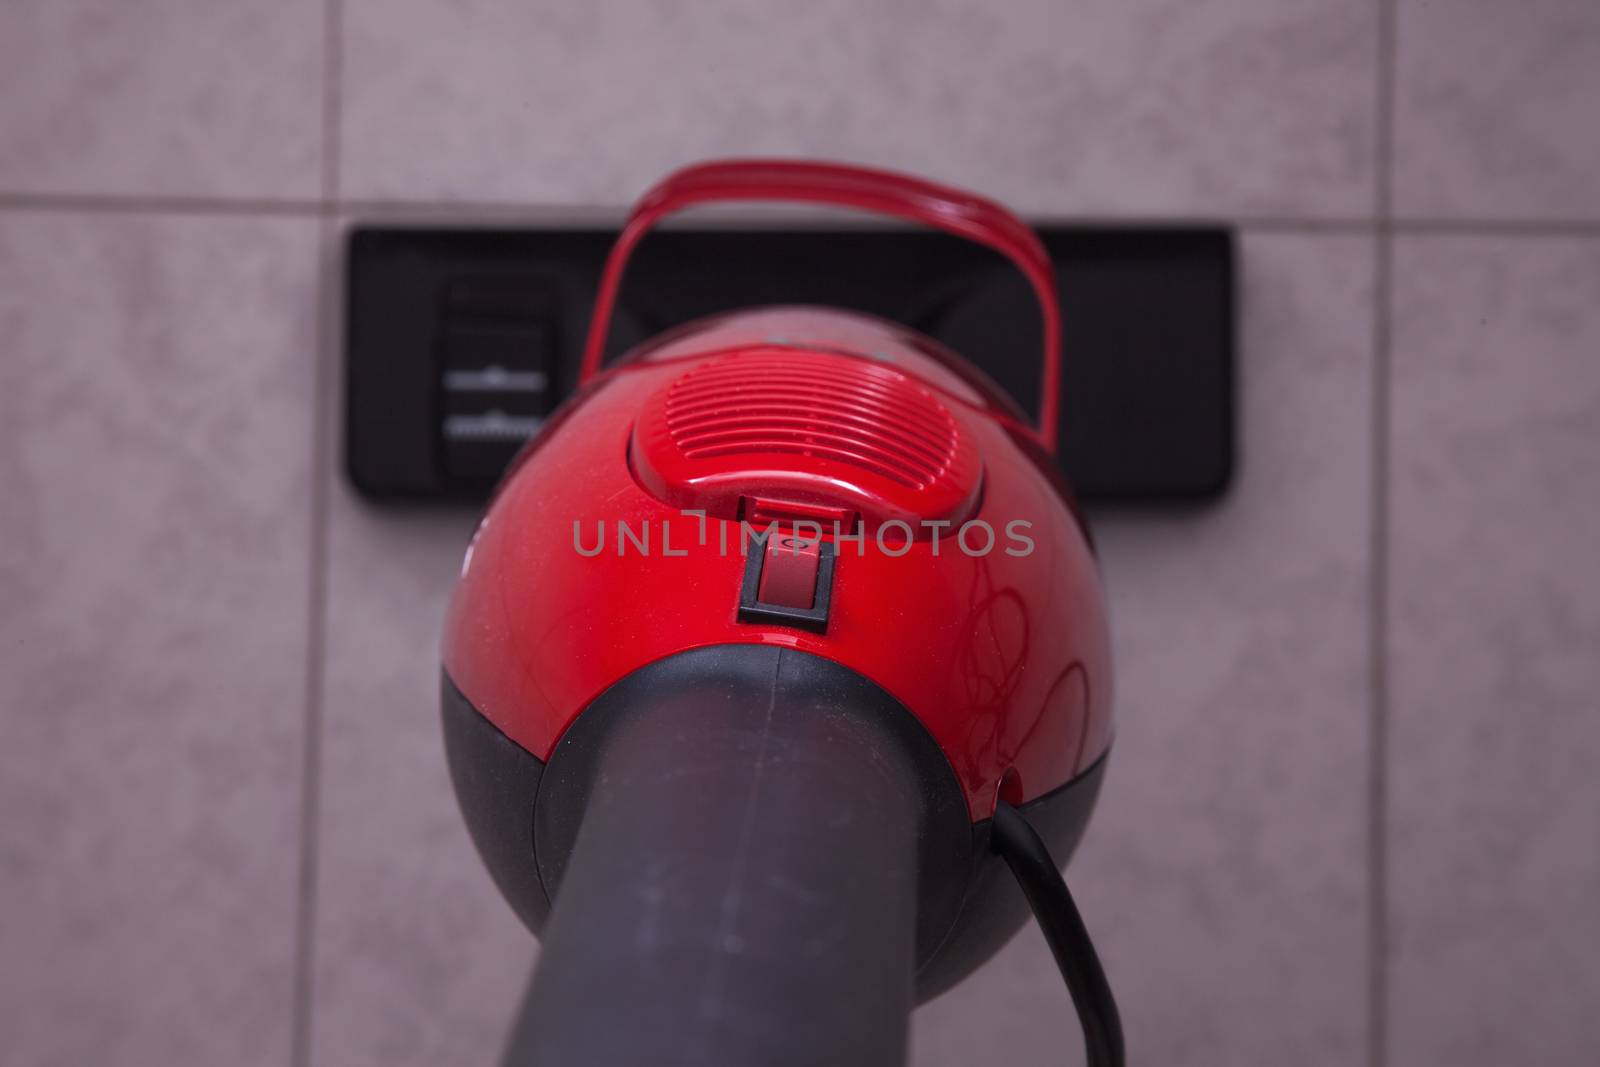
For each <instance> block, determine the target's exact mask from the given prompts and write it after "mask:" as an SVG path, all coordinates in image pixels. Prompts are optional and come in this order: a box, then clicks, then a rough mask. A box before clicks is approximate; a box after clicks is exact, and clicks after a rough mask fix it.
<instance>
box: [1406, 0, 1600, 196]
mask: <svg viewBox="0 0 1600 1067" xmlns="http://www.w3.org/2000/svg"><path fill="white" fill-rule="evenodd" d="M1398 3H1399V5H1400V8H1399V44H1398V66H1397V71H1396V79H1395V176H1394V181H1395V205H1396V208H1397V210H1398V211H1399V212H1400V213H1401V214H1407V215H1422V216H1435V215H1439V216H1463V217H1467V218H1472V217H1483V216H1500V217H1514V218H1524V217H1525V218H1563V217H1565V218H1574V217H1576V218H1590V219H1593V218H1596V217H1600V135H1597V134H1596V129H1597V123H1600V119H1597V117H1596V108H1597V103H1600V59H1597V58H1596V57H1597V56H1600V4H1596V3H1594V0H1522V2H1519V3H1514V4H1508V3H1502V2H1499V0H1456V2H1454V3H1448V4H1441V3H1430V2H1428V0H1398Z"/></svg>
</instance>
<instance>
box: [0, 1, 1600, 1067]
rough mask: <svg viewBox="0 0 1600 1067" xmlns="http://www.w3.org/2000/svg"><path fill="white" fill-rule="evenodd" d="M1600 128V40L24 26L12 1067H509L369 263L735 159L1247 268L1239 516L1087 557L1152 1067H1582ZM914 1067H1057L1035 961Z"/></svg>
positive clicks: (1184, 18) (978, 13)
mask: <svg viewBox="0 0 1600 1067" xmlns="http://www.w3.org/2000/svg"><path fill="white" fill-rule="evenodd" d="M1597 113H1600V6H1597V5H1596V4H1595V3H1593V0H1523V2H1521V3H1517V4H1508V3H1503V2H1500V0H1453V2H1444V0H1432V2H1429V0H1362V2H1355V0H1350V2H1344V0H1213V2H1208V3H1195V2H1192V0H1082V2H1076V3H1063V2H1059V0H1025V2H1011V3H1005V4H997V3H968V4H961V3H955V2H953V0H941V2H934V3H927V2H923V3H914V2H911V0H871V2H862V0H818V2H814V3H808V4H770V5H759V4H750V3H734V2H731V0H729V2H725V3H716V4H710V3H697V4H671V3H654V4H650V3H643V2H632V3H621V2H612V0H605V2H596V0H587V2H577V0H573V2H564V3H554V2H549V3H517V2H513V0H471V2H455V3H444V2H440V0H343V2H340V0H276V2H272V3H264V2H258V3H247V2H244V0H227V2H222V0H207V2H200V0H188V2H185V0H152V2H149V3H140V4H128V3H124V2H120V0H9V2H8V3H6V4H5V5H4V7H3V8H0V500H3V501H4V503H3V504H0V515H3V520H0V531H3V540H0V672H3V677H4V681H5V694H6V695H5V697H4V712H3V718H0V723H3V727H4V743H3V744H0V1062H4V1063H5V1064H7V1065H13V1064H15V1065H18V1067H24V1065H28V1067H31V1065H56V1064H72V1065H78V1064H86V1063H97V1064H119V1065H120V1064H133V1065H155V1064H160V1065H167V1064H212V1063H230V1064H240V1065H255V1064H272V1065H274V1067H310V1065H318V1067H360V1065H364V1064H373V1065H377V1064H383V1065H386V1067H394V1065H402V1064H415V1065H436V1064H450V1065H469V1064H489V1063H491V1062H493V1060H494V1057H495V1053H496V1050H497V1048H498V1045H499V1043H500V1041H501V1038H502V1037H503V1034H504V1031H505V1027H506V1024H507V1022H508V1018H509V1015H510V1013H511V1011H512V1009H513V1006H514V1004H515V1002H516V1000H517V997H518V994H519V991H520V987H521V984H522V981H523V979H524V977H525V975H526V973H527V970H528V967H529V964H530V962H531V961H532V959H533V957H534V953H535V947H534V945H533V943H532V942H531V940H530V939H529V938H528V937H527V936H526V934H524V933H523V931H522V930H521V929H520V927H519V926H518V925H517V923H516V922H515V920H514V919H513V918H512V917H511V915H510V913H509V911H508V910H507V909H506V908H505V907H504V906H503V904H502V903H501V902H500V901H499V900H498V898H497V896H496V894H495V892H494V891H493V889H492V887H491V886H490V884H489V881H488V879H487V876H486V875H485V874H484V873H483V871H482V870H481V868H480V866H479V864H478V861H477V859H476V857H475V856H474V855H473V853H472V849H471V846H470V844H469V842H468V840H467V837H466V834H465V831H464V830H463V829H462V827H461V826H460V824H459V819H458V816H457V815H456V812H455V810H454V802H453V800H452V798H451V796H450V793H449V788H448V784H447V780H446V775H445V770H444V764H443V759H442V755H441V750H440V741H439V737H438V728H437V724H436V706H435V704H436V692H435V679H436V674H435V672H436V660H435V642H436V634H437V631H438V627H439V622H440V615H441V612H442V608H443V598H444V596H445V594H446V591H447V590H448V589H449V587H450V584H451V581H452V579H453V576H454V572H455V568H456V566H457V563H458V559H459V553H460V550H461V548H462V546H463V543H464V538H465V536H466V534H467V532H468V530H469V528H470V525H471V522H472V516H471V515H470V514H468V513H465V512H457V511H450V510H436V509H426V508H413V509H377V508H373V507H371V506H369V505H367V504H365V503H363V502H362V501H361V500H359V499H358V498H356V497H355V496H353V495H352V494H351V492H350V491H349V489H348V487H347V486H346V485H345V484H344V483H343V482H342V481H341V480H340V477H339V474H338V469H337V468H338V461H337V457H336V449H335V442H336V440H337V423H336V418H337V406H338V405H337V384H336V383H337V380H338V379H337V359H338V351H337V343H336V341H337V336H338V333H337V330H338V322H337V313H338V309H337V293H336V286H337V273H336V267H337V262H338V233H339V231H340V228H341V227H342V226H343V225H344V224H345V223H346V222H348V221H351V220H355V219H363V220H365V219H374V218H390V219H394V218H420V217H431V218H455V217H461V216H464V215H469V214H481V212H482V211H483V210H485V205H488V206H489V208H490V209H491V210H494V211H496V212H506V213H508V214H509V215H515V213H516V212H517V211H521V210H527V211H541V212H543V211H546V210H548V209H551V208H563V207H572V206H577V207H583V208H616V207H618V206H620V205H621V204H623V203H624V202H626V201H627V200H628V199H629V198H630V197H631V196H633V195H634V194H635V193H637V192H638V191H639V189H640V188H641V187H642V186H643V185H644V184H645V183H646V182H647V181H649V180H650V179H652V178H653V177H655V176H657V175H658V174H659V173H660V172H662V171H663V170H665V169H667V168H668V167H670V166H672V165H674V164H677V163H681V162H684V161H687V160H689V159H692V158H695V157H699V156H704V155H709V154H715V153H720V152H784V153H808V154H819V155H828V156H840V157H846V158H853V159H858V160H862V161H868V162H876V163H882V164H888V165H893V166H898V167H902V168H907V169H911V170H917V171H923V172H926V173H929V174H931V175H933V176H935V177H938V178H943V179H947V180H951V181H955V182H961V183H968V184H971V185H972V186H975V187H977V188H980V189H984V190H987V191H989V192H992V193H993V194H995V195H997V196H999V197H1002V198H1005V199H1007V200H1009V201H1011V202H1013V203H1014V204H1015V205H1017V206H1018V207H1020V208H1022V209H1025V210H1027V211H1031V212H1038V213H1051V214H1059V215H1068V216H1093V217H1137V218H1151V217H1156V218H1160V217H1175V216H1183V217H1222V218H1229V219H1237V220H1239V221H1240V223H1241V232H1242V239H1241V252H1242V276H1243V287H1242V291H1243V296H1242V309H1241V310H1242V328H1241V350H1240V358H1241V362H1242V368H1241V375H1242V385H1241V390H1242V396H1241V400H1242V404H1241V411H1242V415H1241V418H1242V425H1241V432H1242V446H1241V448H1242V451H1241V462H1240V466H1239V472H1238V480H1237V483H1236V485H1235V486H1234V489H1233V491H1232V493H1231V495H1230V496H1229V497H1228V499H1227V500H1226V501H1225V502H1223V503H1221V504H1220V505H1218V506H1216V507H1213V508H1209V509H1206V510H1203V511H1199V512H1189V513H1171V512H1161V513H1152V512H1148V511H1146V512H1139V511H1124V512H1115V513H1101V514H1097V515H1096V516H1095V518H1096V522H1097V531H1098V535H1099V538H1100V543H1101V545H1102V549H1103V558H1104V563H1105V569H1106V573H1107V578H1108V583H1109V588H1110V594H1111V598H1112V608H1113V611H1114V622H1115V631H1116V640H1117V645H1116V648H1117V652H1118V656H1119V662H1120V679H1119V681H1120V697H1119V715H1120V738H1119V743H1118V748H1117V753H1116V757H1115V759H1114V761H1113V765H1112V770H1111V775H1110V779H1109V783H1108V787H1107V789H1106V792H1105V794H1104V796H1103V799H1102V803H1101V807H1100V811H1099V814H1098V816H1097V819H1096V821H1095V823H1094V825H1093V826H1092V827H1091V829H1090V833H1089V837H1088V840H1087V842H1086V843H1085V845H1084V847H1083V849H1082V850H1081V852H1080V853H1079V856H1078V858H1077V860H1076V861H1075V862H1074V865H1073V868H1072V871H1071V876H1072V881H1073V883H1074V885H1075V887H1076V889H1077V891H1078V893H1079V896H1080V898H1081V902H1082V904H1083V907H1084V910H1085V912H1086V914H1087V916H1088V918H1089V920H1090V921H1091V923H1092V924H1093V926H1094V928H1095V930H1096V931H1097V935H1098V938H1099V941H1100V944H1101V946H1102V950H1103V952H1104V955H1105V957H1106V961H1107V966H1108V968H1109V970H1110V974H1111V977H1112V979H1113V981H1114V984H1115V985H1116V987H1117V988H1118V990H1119V992H1120V994H1121V997H1122V1003H1123V1010H1124V1018H1125V1023H1126V1026H1127V1030H1128V1036H1129V1045H1130V1050H1131V1055H1130V1059H1131V1061H1132V1062H1135V1063H1143V1064H1158V1063H1159V1064H1196V1065H1201V1064H1205V1065H1211V1064H1224V1063H1227V1064H1287V1063H1294V1064H1308V1065H1309V1064H1350V1065H1355V1064H1362V1065H1370V1067H1379V1065H1382V1064H1386V1063H1387V1064H1393V1065H1396V1067H1400V1065H1405V1067H1410V1065H1428V1064H1436V1063H1451V1064H1458V1065H1466V1067H1473V1065H1491V1064H1493V1065H1498V1064H1506V1063H1539V1064H1555V1063H1563V1064H1565V1063H1580V1062H1592V1061H1593V1059H1594V1058H1595V1056H1596V1055H1597V1050H1600V1012H1597V1011H1596V1010H1595V1009H1596V1007H1597V1006H1600V904H1597V903H1596V902H1597V901H1600V770H1597V768H1600V715H1597V712H1600V703H1597V701H1600V698H1597V696H1596V694H1597V693H1600V564H1597V562H1596V549H1597V546H1600V136H1597V135H1596V131H1597V126H1596V118H1595V116H1596V114H1597ZM913 1037H914V1059H915V1062H916V1064H917V1065H919V1067H935V1065H940V1067H942V1065H951V1067H954V1065H958V1064H960V1065H966V1064H974V1063H989V1062H999V1061H1000V1060H1002V1059H1004V1061H1005V1062H1011V1063H1041V1064H1042V1063H1055V1062H1062V1061H1063V1060H1066V1061H1068V1062H1071V1060H1072V1057H1075V1056H1076V1055H1078V1053H1077V1038H1076V1035H1075V1033H1074V1032H1073V1027H1072V1025H1071V1022H1070V1016H1069V1014H1068V1011H1067V1002H1066V997H1065V994H1064V993H1063V992H1062V990H1061V987H1060V984H1059V982H1058V980H1057V979H1056V978H1055V976H1054V974H1053V971H1052V967H1051V964H1050V961H1049V957H1048V954H1047V953H1046V952H1045V950H1044V946H1043V944H1042V942H1041V941H1040V939H1039V937H1038V936H1037V934H1036V933H1034V932H1032V931H1031V930H1030V931H1028V932H1025V933H1024V934H1023V935H1021V936H1019V937H1018V938H1017V939H1016V941H1015V942H1014V943H1012V945H1011V946H1010V947H1008V948H1007V949H1006V950H1005V951H1004V952H1003V953H1002V955H1001V956H1000V957H999V958H997V959H996V960H995V961H994V962H993V963H992V964H991V965H990V966H989V967H988V968H987V969H985V970H984V971H982V972H981V973H980V974H978V975H977V976H975V977H974V978H973V979H972V980H970V981H969V982H968V983H967V984H966V985H964V986H963V987H961V988H960V989H958V990H957V991H955V992H953V993H951V994H949V995H947V996H946V997H944V998H942V999H940V1000H938V1001H936V1002H934V1003H933V1004H931V1005H929V1006H927V1007H926V1008H924V1009H922V1010H921V1011H920V1012H919V1013H918V1015H917V1016H916V1019H915V1024H914V1035H913Z"/></svg>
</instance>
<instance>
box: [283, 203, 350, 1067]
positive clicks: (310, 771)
mask: <svg viewBox="0 0 1600 1067" xmlns="http://www.w3.org/2000/svg"><path fill="white" fill-rule="evenodd" d="M335 232H336V228H335V226H334V224H333V222H332V220H331V219H324V220H323V221H322V222H321V223H320V224H319V225H318V226H317V257H318V268H317V294H318V295H317V329H318V344H317V348H316V352H317V358H316V361H315V369H314V372H313V382H312V387H313V389H314V390H315V392H314V394H313V395H314V400H313V404H312V418H313V425H312V432H311V448H312V461H311V507H310V512H311V522H310V527H309V529H308V531H307V538H308V541H309V553H308V554H309V558H310V568H309V569H310V580H309V585H310V593H309V597H308V604H307V608H306V688H305V723H304V726H303V730H304V735H303V742H302V766H301V780H300V875H299V880H298V884H297V894H298V896H297V900H298V907H297V909H296V922H295V956H294V959H295V966H294V989H293V993H294V999H293V1002H292V1003H293V1014H292V1026H291V1034H292V1040H291V1044H290V1054H289V1062H290V1065H291V1067H306V1065H308V1064H309V1063H310V1061H311V1010H312V983H313V978H314V974H315V965H316V952H315V948H316V920H317V875H318V869H319V860H320V847H319V846H320V836H321V834H320V830H321V815H322V810H321V806H322V717H323V716H322V686H323V680H324V678H325V676H326V668H327V649H326V644H327V616H328V536H329V533H328V526H329V508H330V500H329V498H330V493H329V488H328V487H329V484H330V482H331V480H332V478H333V472H332V460H331V457H330V456H329V444H330V440H331V437H332V435H331V433H330V432H329V431H330V423H331V420H332V419H333V405H332V398H333V391H334V387H333V384H332V379H333V377H334V375H333V373H332V369H333V367H334V366H335V363H336V360H335V359H334V352H335V349H336V347H337V344H338V339H337V324H336V321H335V320H336V317H337V309H338V301H337V300H336V299H335V295H336V294H335V284H334V282H335V279H336V277H337V266H336V264H335V263H334V259H335V258H336V257H335V255H334V250H333V242H334V234H335Z"/></svg>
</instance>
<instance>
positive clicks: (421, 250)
mask: <svg viewBox="0 0 1600 1067" xmlns="http://www.w3.org/2000/svg"><path fill="white" fill-rule="evenodd" d="M1036 229H1037V230H1038V232H1039V234H1040V237H1041V238H1042V239H1043V240H1044V243H1045V247H1046V248H1047V249H1048V250H1049V252H1050V255H1051V257H1052V258H1053V259H1054V261H1055V265H1056V271H1057V280H1058V287H1059V292H1060V299H1061V310H1062V321H1063V338H1062V352H1063V375H1062V397H1061V425H1060V434H1061V446H1062V447H1061V465H1062V469H1063V471H1064V472H1065V474H1066V476H1067V480H1068V481H1069V482H1070V483H1071V484H1072V486H1073V487H1074V489H1075V490H1076V491H1077V493H1078V495H1079V496H1080V497H1083V498H1085V499H1089V500H1106V499H1118V500H1183V499H1188V500H1204V499H1208V498H1212V497H1216V496H1218V495H1220V494H1221V493H1222V492H1223V490H1224V489H1225V488H1226V487H1227V484H1228V481H1229V478H1230V476H1231V473H1232V467H1233V443H1234V428H1233V424H1234V413H1233V407H1234V404H1233V392H1234V356H1233V349H1234V326H1233V320H1234V285H1233V274H1234V271H1233V249H1234V241H1233V235H1232V232H1231V231H1230V230H1228V229H1226V228H1224V227H1202V226H1190V227H1154V226H1152V227H1121V228H1118V227H1088V226H1066V225H1049V224H1044V225H1039V226H1037V227H1036ZM615 237H616V233H615V231H614V230H603V229H562V228H557V227H551V228H546V229H537V228H517V229H423V228H403V227H391V228H384V227H365V226H359V227H356V228H354V229H353V230H352V231H351V233H350V236H349V255H348V264H347V266H348V293H347V296H348V306H347V309H346V320H345V321H346V330H347V333H346V342H347V343H346V365H345V372H346V378H345V386H346V388H345V466H346V471H347V473H348V475H349V477H350V480H351V481H352V482H353V483H354V484H355V486H356V487H357V488H358V489H359V490H361V491H362V492H364V493H366V494H367V495H369V496H375V497H458V498H460V497H465V498H470V499H482V498H483V497H484V496H485V495H487V493H488V491H489V490H490V488H491V487H492V486H493V484H494V482H495V481H496V479H497V478H498V476H499V474H500V473H501V471H502V470H503V469H504V468H505V466H506V464H507V463H508V462H509V461H510V459H511V457H512V456H513V455H514V454H515V453H516V451H517V449H518V448H519V447H520V446H521V444H522V442H523V441H524V440H526V438H527V437H528V436H529V434H530V433H532V432H533V431H534V430H535V429H536V428H537V426H538V425H539V424H540V422H541V421H542V419H543V418H544V416H546V415H547V414H548V413H549V412H550V411H551V410H552V409H553V408H554V406H555V404H557V403H559V401H560V400H561V399H562V398H563V397H565V396H566V395H567V394H568V393H569V392H570V391H571V389H572V387H573V384H574V381H575V379H576V374H577V364H578V358H579V354H580V350H581V348H582V344H583V336H584V333H585V330H586V327H587V324H588V318H589V312H590V308H591V306H592V303H593V294H594V288H595V284H596V281H597V280H598V277H599V274H600V268H601V265H602V264H603V263H604V260H605V256H606V253H607V252H608V251H609V249H610V247H611V243H612V241H613V240H614V239H615ZM796 303H799V304H824V305H834V306H839V307H847V308H854V309H857V310H861V311H866V312H870V313H873V314H877V315H880V316H883V317H885V318H889V319H894V320H896V321H899V322H903V323H905V324H907V325H909V326H912V327H914V328H916V329H919V330H922V331H923V332H925V333H927V334H929V335H931V336H933V337H935V338H938V339H939V340H940V341H942V342H944V343H945V344H947V345H948V346H950V347H951V348H953V349H955V350H956V351H957V352H959V353H961V354H962V355H963V356H965V357H966V358H967V359H968V360H970V361H971V362H972V363H974V364H975V365H976V366H978V367H979V368H980V369H982V370H983V371H985V372H986V373H987V374H988V375H989V376H990V377H992V378H993V379H994V380H995V381H996V382H998V383H999V384H1000V385H1001V386H1002V387H1004V388H1005V389H1007V390H1008V391H1009V392H1010V393H1011V394H1012V395H1013V396H1015V397H1016V398H1017V400H1018V401H1019V403H1021V404H1022V406H1023V407H1024V408H1025V409H1028V410H1030V411H1031V410H1034V409H1035V407H1036V404H1037V400H1038V397H1037V392H1038V381H1037V379H1038V372H1039V371H1038V363H1037V360H1038V350H1039V318H1038V312H1037V310H1036V309H1035V307H1034V306H1033V304H1032V296H1031V294H1030V291H1029V290H1028V288H1027V285H1026V283H1025V282H1024V281H1023V279H1022V278H1021V276H1020V275H1019V274H1017V272H1016V271H1015V270H1014V269H1013V268H1011V267H1010V266H1009V265H1008V264H1006V263H1005V262H1004V261H1003V260H1001V259H1000V258H999V257H998V256H996V255H994V254H993V253H991V252H989V251H988V250H986V249H984V248H981V247H979V246H976V245H973V244H970V243H967V242H963V241H960V240H957V239H955V238H952V237H949V236H947V235H944V234H939V233H930V232H923V231H916V230H907V229H877V228H817V227H805V226H801V225H797V224H790V225H787V226H785V227H776V226H769V227H768V228H761V229H751V228H729V229H679V228H668V229H665V230H663V231H662V232H660V233H657V234H654V235H652V236H651V237H649V238H648V239H646V240H645V242H644V243H643V244H642V245H641V246H640V247H639V249H638V251H637V253H636V254H635V256H634V259H633V263H632V265H631V266H630V267H629V270H628V275H627V278H626V280H625V281H624V284H623V291H622V298H621V301H620V306H619V310H618V315H617V319H616V321H615V322H614V324H613V328H612V331H611V336H610V344H609V348H610V352H611V354H612V355H615V354H617V353H619V352H621V351H623V350H625V349H627V348H629V347H631V346H632V345H634V344H636V343H638V342H639V341H641V340H644V339H645V338H647V337H650V336H652V335H654V334H656V333H658V332H660V331H661V330H664V329H667V328H668V327H671V326H675V325H678V324H680V323H683V322H687V321H689V320H691V319H695V318H699V317H700V316H703V315H708V314H711V313H714V312H718V311H725V310H729V309H733V308H739V307H751V306H757V305H761V304H796Z"/></svg>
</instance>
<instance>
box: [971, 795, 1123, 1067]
mask: <svg viewBox="0 0 1600 1067" xmlns="http://www.w3.org/2000/svg"><path fill="white" fill-rule="evenodd" d="M992 841H993V845H994V850H995V851H996V852H998V853H999V854H1000V856H1001V857H1002V858H1003V859H1004V860H1005V861H1006V866H1008V867H1010V868H1011V873H1012V874H1013V875H1014V876H1015V877H1016V879H1017V884H1018V885H1019V886H1021V887H1022V892H1023V895H1024V896H1026V897H1027V898H1028V906H1029V907H1031V908H1032V909H1033V915H1034V918H1035V919H1037V920H1038V923H1039V928H1040V929H1041V930H1042V931H1044V939H1045V941H1046V943H1048V944H1049V946H1050V952H1051V954H1052V955H1053V956H1055V959H1056V966H1057V967H1059V968H1060V969H1061V977H1062V978H1063V979H1065V980H1066V983H1067V991H1068V992H1069V993H1070V994H1071V995H1072V1003H1073V1006H1074V1007H1076V1008H1077V1009H1078V1022H1079V1024H1080V1025H1081V1026H1082V1027H1083V1044H1084V1049H1085V1051H1086V1053H1087V1056H1088V1064H1089V1067H1122V1065H1123V1054H1124V1053H1123V1047H1122V1019H1121V1017H1120V1016H1119V1015H1118V1013H1117V1002H1116V999H1115V998H1114V997H1113V996H1112V995H1111V986H1110V984H1109V983H1108V982H1107V981H1106V973H1105V970H1104V969H1103V968H1102V967H1101V966H1100V957H1099V956H1097V955H1096V954H1095V951H1094V944H1093V942H1091V941H1090V940H1089V931H1088V930H1087V929H1086V928H1085V927H1084V925H1083V916H1081V915H1079V914H1078V906H1077V904H1075V903H1074V902H1073V900H1072V893H1071V892H1069V891H1068V889H1067V883H1066V881H1065V880H1064V879H1063V878H1062V877H1061V872H1060V871H1059V870H1057V869H1056V865H1055V861H1054V860H1052V859H1051V858H1050V850H1049V849H1048V848H1046V847H1045V843H1044V840H1043V839H1042V838H1041V837H1040V836H1039V833H1038V831H1036V830H1035V829H1034V828H1033V825H1032V824H1031V823H1029V822H1028V820H1027V819H1026V818H1025V817H1024V816H1023V814H1022V813H1021V812H1019V811H1018V810H1017V809H1016V808H1013V807H1012V806H1011V805H1010V804H1007V803H1006V802H1005V801H1003V800H1002V801H1000V802H999V803H997V804H996V805H995V811H994V822H993V837H992Z"/></svg>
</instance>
